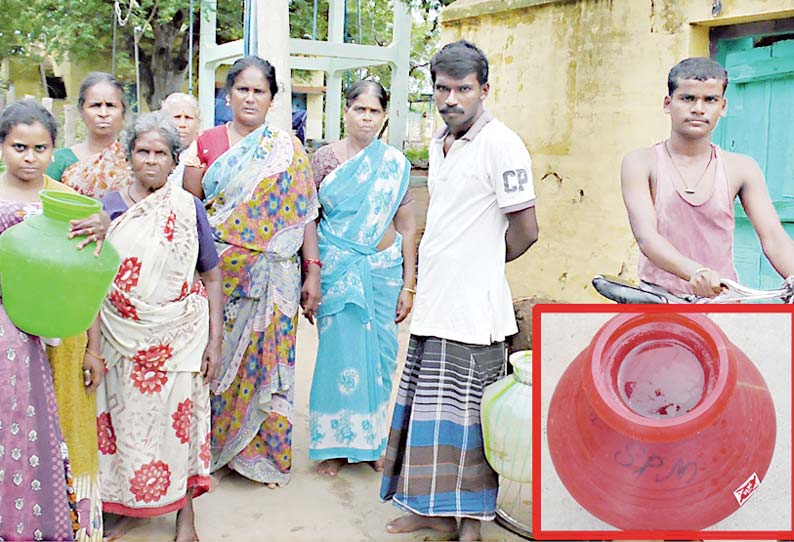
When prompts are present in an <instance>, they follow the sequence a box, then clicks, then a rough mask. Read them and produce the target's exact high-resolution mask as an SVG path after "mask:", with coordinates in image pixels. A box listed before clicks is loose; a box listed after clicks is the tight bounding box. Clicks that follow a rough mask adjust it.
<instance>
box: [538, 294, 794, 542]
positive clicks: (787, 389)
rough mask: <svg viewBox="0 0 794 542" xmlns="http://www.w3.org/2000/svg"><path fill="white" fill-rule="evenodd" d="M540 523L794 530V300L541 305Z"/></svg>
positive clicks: (560, 531)
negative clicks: (791, 302)
mask: <svg viewBox="0 0 794 542" xmlns="http://www.w3.org/2000/svg"><path fill="white" fill-rule="evenodd" d="M532 324H533V344H534V351H533V378H532V381H533V411H534V412H537V413H539V414H540V415H539V416H535V417H534V419H533V481H532V492H533V510H532V515H533V517H532V519H533V521H532V523H533V529H532V531H533V536H534V537H535V538H536V539H547V540H555V539H556V540H593V539H610V540H621V539H637V540H639V539H646V540H647V539H657V540H696V539H744V540H748V539H781V540H783V539H791V538H794V532H793V531H792V517H793V516H794V510H793V509H792V475H791V473H792V451H791V440H792V433H791V419H792V417H794V411H792V382H791V378H792V377H791V375H792V313H791V309H790V308H789V307H785V306H779V305H778V306H774V305H764V306H761V305H725V306H714V305H710V306H707V307H706V306H697V305H653V306H649V305H538V306H536V307H535V308H534V311H533V321H532Z"/></svg>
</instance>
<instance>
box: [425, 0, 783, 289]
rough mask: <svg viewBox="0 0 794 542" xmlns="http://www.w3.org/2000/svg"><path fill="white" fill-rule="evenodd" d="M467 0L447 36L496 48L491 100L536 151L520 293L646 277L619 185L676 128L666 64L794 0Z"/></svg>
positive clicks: (446, 17) (514, 269) (516, 273)
mask: <svg viewBox="0 0 794 542" xmlns="http://www.w3.org/2000/svg"><path fill="white" fill-rule="evenodd" d="M722 4H723V10H722V12H721V13H720V14H719V15H718V16H717V17H713V16H712V14H711V7H712V2H711V1H707V0H556V1H555V0H507V1H504V0H503V1H496V0H458V1H457V2H455V3H454V4H452V5H451V6H449V7H448V8H446V9H445V10H444V11H443V12H442V37H441V42H440V43H442V44H444V43H448V42H450V41H454V40H456V39H460V38H465V39H468V40H471V41H473V42H475V43H476V44H477V45H479V46H480V47H481V48H482V49H483V50H484V51H485V54H486V55H488V58H489V61H490V66H491V76H490V81H491V94H490V96H489V97H488V99H487V101H486V107H487V108H488V109H489V110H490V111H491V112H493V113H494V114H495V115H496V116H497V117H498V118H500V119H502V120H503V121H504V122H506V123H507V125H508V126H510V127H511V128H513V129H514V130H515V131H516V132H517V133H518V134H519V135H520V136H521V138H522V139H523V141H524V143H525V144H526V145H527V148H528V149H529V151H530V153H531V155H532V158H533V174H534V178H535V189H536V191H537V195H538V207H537V212H538V218H539V223H540V232H541V233H540V241H538V243H537V244H536V246H534V247H533V248H532V249H530V252H529V253H528V254H527V255H525V256H524V257H522V258H521V259H519V260H518V261H517V262H514V263H511V264H509V265H508V277H509V279H510V284H511V288H512V292H513V295H514V296H516V297H523V296H535V297H546V298H552V299H557V300H560V301H567V302H593V301H599V300H600V299H601V298H600V296H599V295H598V294H597V293H596V292H595V291H594V290H593V289H592V287H591V286H590V279H591V278H592V276H593V275H594V274H597V273H611V274H622V275H624V276H627V277H629V278H636V272H635V270H636V264H637V253H638V251H637V245H636V243H635V242H634V238H633V237H632V235H631V231H630V229H629V225H628V219H627V217H626V212H625V209H624V206H623V201H622V199H621V195H620V181H619V174H620V162H621V159H622V157H623V155H624V154H625V153H626V152H628V151H630V150H632V149H634V148H636V147H640V146H649V145H652V144H653V143H656V142H658V141H661V140H662V139H664V138H665V137H667V135H668V134H669V120H668V118H667V116H666V115H665V114H664V113H663V111H662V100H663V98H664V96H665V94H666V93H667V89H666V80H667V72H668V71H669V69H670V68H671V67H672V66H673V64H675V63H676V62H678V61H679V60H681V59H683V58H686V57H688V56H695V55H698V56H708V54H709V37H708V36H709V27H711V26H721V25H727V24H738V23H745V22H754V21H759V20H767V19H774V18H785V17H794V0H722Z"/></svg>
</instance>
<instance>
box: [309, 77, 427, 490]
mask: <svg viewBox="0 0 794 542" xmlns="http://www.w3.org/2000/svg"><path fill="white" fill-rule="evenodd" d="M385 110H386V92H385V90H384V89H383V87H382V86H380V85H379V84H378V83H376V82H374V81H359V82H358V83H355V84H353V85H352V86H351V87H350V90H349V91H348V94H347V107H346V109H345V124H346V127H347V133H348V135H347V137H346V138H345V139H343V140H342V141H340V142H338V143H333V144H331V145H327V146H325V147H322V148H320V149H319V150H318V151H317V152H316V153H315V156H314V158H313V160H312V165H313V166H314V174H315V181H316V182H317V183H318V184H319V198H320V204H321V205H322V218H321V219H320V224H319V227H318V244H319V248H320V257H321V259H322V261H323V264H324V265H323V269H322V295H323V304H322V306H321V307H320V309H319V311H318V314H317V327H318V330H319V334H320V344H319V348H318V351H317V362H316V364H315V367H314V378H313V379H312V389H311V395H310V398H309V412H310V427H311V443H310V446H309V457H310V458H311V459H314V460H321V462H320V463H319V464H318V466H317V470H318V472H320V474H325V475H328V476H336V474H337V473H338V471H339V469H340V468H342V466H344V465H346V464H347V463H355V462H362V461H367V462H370V463H371V464H372V465H373V467H374V468H375V470H376V471H380V470H382V468H383V460H382V455H383V453H384V451H385V449H386V437H387V435H388V432H389V423H388V412H387V409H388V405H389V399H390V397H391V389H392V375H393V373H394V371H395V369H396V366H397V323H399V322H401V321H402V320H404V319H405V318H406V316H408V313H409V312H410V310H411V307H412V305H413V293H414V281H415V272H416V269H415V266H416V225H415V221H414V215H413V205H412V204H411V201H412V199H411V196H410V194H409V193H408V181H409V178H410V170H411V168H410V164H409V163H408V160H407V159H406V158H405V156H403V154H402V153H401V152H399V151H398V150H397V149H395V148H393V147H390V146H388V145H386V144H385V143H383V142H381V141H380V140H378V139H376V136H377V134H378V131H379V130H380V128H381V126H382V124H383V120H384V116H385Z"/></svg>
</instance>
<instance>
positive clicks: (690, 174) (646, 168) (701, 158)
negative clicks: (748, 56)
mask: <svg viewBox="0 0 794 542" xmlns="http://www.w3.org/2000/svg"><path fill="white" fill-rule="evenodd" d="M727 86H728V74H727V72H726V71H725V68H723V67H722V66H721V65H720V64H719V63H717V62H715V61H713V60H711V59H709V58H688V59H686V60H683V61H681V62H680V63H678V64H677V65H675V66H674V67H673V69H671V70H670V73H669V75H668V77H667V88H668V95H667V96H665V98H664V111H665V113H667V114H668V115H669V116H670V123H671V131H670V137H669V139H666V140H665V141H663V142H661V143H657V144H656V145H654V146H653V147H649V148H642V149H638V150H635V151H632V152H630V153H629V154H627V155H626V157H625V158H624V159H623V164H622V167H621V189H622V192H623V200H624V202H625V204H626V210H627V211H628V215H629V222H630V223H631V229H632V232H633V233H634V237H635V238H636V239H637V244H638V245H639V247H640V251H641V253H640V259H639V277H640V280H641V281H642V282H643V287H646V288H649V289H652V290H656V291H660V292H661V293H665V292H669V293H671V294H673V296H682V295H688V294H695V295H697V296H702V297H713V296H715V295H717V294H718V293H719V292H720V291H721V288H720V279H721V278H729V279H734V280H735V279H736V270H735V269H734V267H733V229H734V216H733V201H734V199H735V198H736V196H739V199H740V201H741V203H742V206H743V207H744V210H745V212H746V213H747V217H748V218H749V219H750V222H751V224H752V225H753V228H754V229H755V231H756V233H757V234H758V237H759V239H760V241H761V246H762V248H763V251H764V254H765V256H766V257H767V259H768V260H769V262H770V263H771V264H772V265H773V266H774V268H775V270H777V272H778V273H780V275H781V276H783V277H789V276H791V275H792V274H794V242H792V240H791V239H790V238H789V237H788V235H787V234H786V232H785V231H784V230H783V227H782V225H781V224H780V220H779V219H778V216H777V213H776V212H775V208H774V207H773V205H772V201H771V200H770V198H769V193H768V192H767V189H766V184H765V182H764V176H763V174H762V173H761V170H760V169H759V167H758V165H757V164H756V163H755V161H754V160H753V159H752V158H751V157H749V156H745V155H742V154H736V153H732V152H727V151H724V150H722V149H720V148H719V147H717V146H716V145H714V144H712V143H711V132H712V131H713V130H714V128H715V127H716V126H717V121H718V120H719V118H720V117H722V116H725V112H726V108H727V101H726V99H725V89H726V88H727ZM673 299H675V298H673Z"/></svg>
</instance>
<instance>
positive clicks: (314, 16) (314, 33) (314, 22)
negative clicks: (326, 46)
mask: <svg viewBox="0 0 794 542" xmlns="http://www.w3.org/2000/svg"><path fill="white" fill-rule="evenodd" d="M317 2H318V0H314V11H313V12H312V39H313V40H316V39H317Z"/></svg>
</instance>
